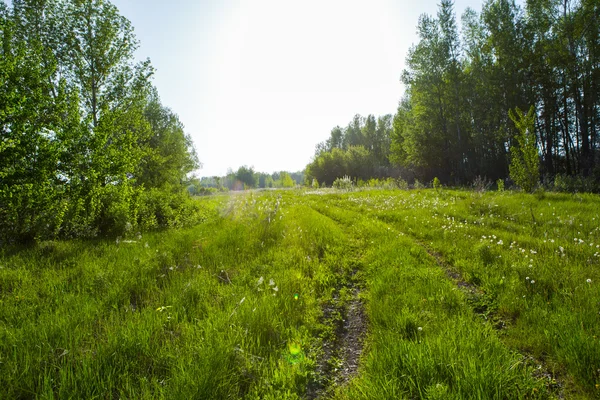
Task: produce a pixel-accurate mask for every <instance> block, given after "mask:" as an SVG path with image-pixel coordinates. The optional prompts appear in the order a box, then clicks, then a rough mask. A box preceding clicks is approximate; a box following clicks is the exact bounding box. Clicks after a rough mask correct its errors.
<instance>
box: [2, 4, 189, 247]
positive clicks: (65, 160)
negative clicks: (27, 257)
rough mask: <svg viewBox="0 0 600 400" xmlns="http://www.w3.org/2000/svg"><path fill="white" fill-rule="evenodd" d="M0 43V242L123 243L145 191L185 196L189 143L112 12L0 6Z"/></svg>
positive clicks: (110, 8) (135, 224) (125, 25)
mask: <svg viewBox="0 0 600 400" xmlns="http://www.w3.org/2000/svg"><path fill="white" fill-rule="evenodd" d="M0 42H1V43H2V48H1V50H0V52H1V57H0V71H2V72H1V73H0V134H1V140H0V143H1V144H0V155H1V156H0V177H1V178H2V181H1V184H0V203H1V204H3V205H5V206H3V207H2V208H1V209H0V241H3V240H4V241H19V242H25V241H31V240H42V239H49V238H55V237H74V236H83V237H90V236H96V235H99V234H125V233H127V231H128V230H131V229H142V228H143V227H144V226H145V225H144V224H143V223H141V222H140V220H139V219H138V211H139V209H140V207H142V208H143V207H144V206H145V205H144V204H143V203H140V201H142V202H143V199H145V198H146V197H145V196H144V191H145V190H150V189H153V188H160V190H162V191H164V195H165V196H166V197H169V196H176V197H179V198H180V199H184V198H185V196H184V195H185V193H184V191H183V190H184V189H183V186H182V183H183V181H184V179H185V177H186V175H187V174H188V173H189V172H190V171H192V170H193V169H195V168H197V167H198V166H199V164H198V160H197V157H196V155H195V151H194V149H193V146H192V143H191V140H190V138H189V136H187V135H185V134H184V132H183V125H182V124H181V122H180V121H179V120H178V118H177V116H176V115H175V114H174V113H172V112H171V111H170V110H169V109H167V108H165V107H164V106H162V105H161V104H160V100H159V98H158V94H157V93H156V90H155V89H153V88H152V86H151V83H150V77H151V75H152V72H153V70H152V67H151V65H150V63H149V62H148V61H145V62H141V63H137V64H134V62H133V60H134V52H135V50H136V49H137V47H138V42H137V40H136V38H135V36H134V34H133V27H132V26H131V24H130V22H129V21H128V20H127V19H126V18H124V17H123V16H121V15H119V13H118V10H117V9H116V7H115V6H114V5H112V4H111V3H110V2H108V1H100V0H94V1H89V2H77V1H71V0H57V1H51V2H41V1H34V0H16V1H13V2H12V5H11V8H10V9H9V7H7V6H6V5H5V4H4V3H3V2H1V3H0ZM174 193H176V194H174ZM182 196H183V197H182ZM163 211H165V212H166V210H163ZM178 213H179V210H178V209H173V210H171V212H169V213H167V214H170V215H173V217H174V218H175V216H176V215H177V214H178ZM158 220H159V221H162V222H159V223H158V226H169V225H172V224H173V223H175V222H174V221H170V220H167V219H164V218H159V219H158Z"/></svg>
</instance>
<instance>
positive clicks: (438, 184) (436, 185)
mask: <svg viewBox="0 0 600 400" xmlns="http://www.w3.org/2000/svg"><path fill="white" fill-rule="evenodd" d="M431 184H432V186H433V188H434V189H435V190H439V189H441V188H442V184H441V182H440V180H439V179H438V177H437V176H436V177H435V178H433V182H431Z"/></svg>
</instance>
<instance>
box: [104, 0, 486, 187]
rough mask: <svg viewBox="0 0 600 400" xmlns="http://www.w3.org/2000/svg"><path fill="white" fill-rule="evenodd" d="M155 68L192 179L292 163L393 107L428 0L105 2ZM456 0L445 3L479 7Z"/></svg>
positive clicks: (474, 1) (472, 0)
mask: <svg viewBox="0 0 600 400" xmlns="http://www.w3.org/2000/svg"><path fill="white" fill-rule="evenodd" d="M112 2H113V3H114V4H115V5H116V6H117V7H118V8H119V10H120V11H121V14H123V15H124V16H126V17H127V18H128V19H129V20H130V21H131V22H132V24H133V26H134V28H135V33H136V35H137V38H138V39H139V40H140V42H141V46H140V49H139V50H138V56H139V58H140V59H145V58H146V57H149V58H150V59H151V60H152V64H153V65H154V67H155V68H156V70H157V71H156V75H155V78H154V84H155V85H156V86H157V88H158V91H159V93H160V96H161V99H162V102H163V104H165V105H166V106H168V107H170V108H171V109H172V110H173V111H174V112H175V113H177V114H178V115H179V118H180V120H181V121H182V122H183V124H184V125H185V128H186V132H187V133H189V134H191V136H192V138H193V140H194V143H195V146H196V150H197V152H198V155H199V158H200V160H201V162H202V163H203V164H204V167H203V168H202V170H200V171H198V175H200V176H212V175H224V174H225V173H226V172H227V169H228V168H232V169H233V170H236V169H237V168H238V167H239V166H241V165H248V166H254V168H255V170H257V171H261V172H273V171H279V170H287V171H298V170H302V169H304V167H305V166H306V164H308V163H309V162H310V161H311V157H312V156H313V154H314V148H315V145H316V144H317V143H318V142H321V141H323V140H326V139H327V138H328V137H329V132H330V131H331V128H333V127H334V126H336V125H340V126H345V125H346V124H347V123H348V122H350V120H351V119H352V117H353V116H354V114H357V113H358V114H361V115H363V116H366V115H368V114H375V115H383V114H388V113H394V112H395V110H396V107H397V104H398V101H399V100H400V98H401V96H402V92H403V88H402V85H401V84H400V75H401V73H402V70H403V68H404V59H405V57H406V54H407V52H408V49H409V48H410V46H411V45H412V44H414V43H416V41H417V35H416V26H417V22H418V17H419V15H420V14H422V13H428V14H436V13H437V1H435V0H423V1H418V2H414V1H407V0H405V1H400V0H363V1H354V0H296V1H288V0H179V1H176V2H175V1H173V2H169V1H164V0H113V1H112ZM481 4H482V2H481V0H456V1H455V12H456V14H457V17H458V21H459V20H460V15H461V14H462V12H463V11H464V10H465V8H466V7H468V6H469V7H472V8H474V9H475V10H476V11H478V12H479V11H481Z"/></svg>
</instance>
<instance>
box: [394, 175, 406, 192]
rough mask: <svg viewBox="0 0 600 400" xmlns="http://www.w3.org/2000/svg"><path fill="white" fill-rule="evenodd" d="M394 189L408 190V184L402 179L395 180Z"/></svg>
mask: <svg viewBox="0 0 600 400" xmlns="http://www.w3.org/2000/svg"><path fill="white" fill-rule="evenodd" d="M396 187H397V188H398V189H400V190H408V182H406V181H405V180H404V179H402V178H398V179H396Z"/></svg>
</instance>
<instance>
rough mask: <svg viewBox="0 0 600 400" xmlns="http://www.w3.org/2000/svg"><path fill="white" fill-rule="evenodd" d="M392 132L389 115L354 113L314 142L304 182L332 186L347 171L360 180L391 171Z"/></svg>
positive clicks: (347, 173)
mask: <svg viewBox="0 0 600 400" xmlns="http://www.w3.org/2000/svg"><path fill="white" fill-rule="evenodd" d="M391 134H392V116H391V115H384V116H382V117H378V118H376V117H375V116H373V115H369V116H367V117H366V118H364V117H361V116H360V115H358V114H357V115H355V116H354V118H353V119H352V121H351V122H350V123H349V124H348V125H347V126H346V127H345V128H341V127H339V126H336V127H335V128H333V129H332V130H331V133H330V135H329V139H327V141H325V142H322V143H319V144H318V145H317V146H316V149H315V156H314V158H313V161H312V162H311V163H310V164H308V165H307V166H306V180H307V182H308V183H309V184H312V183H313V181H314V183H315V184H320V185H326V186H331V185H332V184H333V182H334V181H335V179H336V178H340V177H342V176H346V175H347V176H350V177H352V178H354V179H363V180H368V179H370V178H382V177H388V176H391V175H393V174H394V170H395V169H394V168H393V167H392V165H391V164H390V161H389V155H390V143H391Z"/></svg>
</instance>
